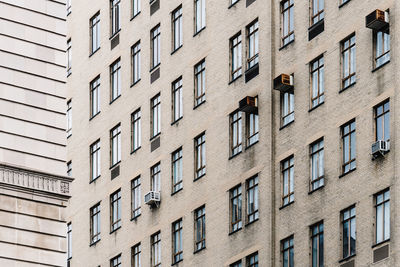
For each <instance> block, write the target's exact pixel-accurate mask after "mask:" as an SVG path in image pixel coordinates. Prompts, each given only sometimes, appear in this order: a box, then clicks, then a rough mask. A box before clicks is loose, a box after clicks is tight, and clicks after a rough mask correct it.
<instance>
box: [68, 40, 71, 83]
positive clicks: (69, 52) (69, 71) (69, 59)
mask: <svg viewBox="0 0 400 267" xmlns="http://www.w3.org/2000/svg"><path fill="white" fill-rule="evenodd" d="M71 73H72V42H71V38H70V39H68V41H67V76H69V75H71Z"/></svg>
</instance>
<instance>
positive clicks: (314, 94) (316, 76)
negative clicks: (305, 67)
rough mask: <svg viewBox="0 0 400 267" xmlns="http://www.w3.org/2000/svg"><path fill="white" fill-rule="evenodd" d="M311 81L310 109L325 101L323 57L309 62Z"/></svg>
mask: <svg viewBox="0 0 400 267" xmlns="http://www.w3.org/2000/svg"><path fill="white" fill-rule="evenodd" d="M310 79H311V108H315V107H317V106H318V105H320V104H322V103H323V102H324V100H325V95H324V91H325V72H324V56H320V57H319V58H317V59H315V60H313V61H311V63H310Z"/></svg>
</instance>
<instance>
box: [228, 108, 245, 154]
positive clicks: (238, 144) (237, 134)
mask: <svg viewBox="0 0 400 267" xmlns="http://www.w3.org/2000/svg"><path fill="white" fill-rule="evenodd" d="M230 121H231V123H230V124H231V127H230V130H231V142H230V143H231V156H234V155H236V154H239V153H240V152H242V112H240V111H235V112H234V113H233V114H231V116H230Z"/></svg>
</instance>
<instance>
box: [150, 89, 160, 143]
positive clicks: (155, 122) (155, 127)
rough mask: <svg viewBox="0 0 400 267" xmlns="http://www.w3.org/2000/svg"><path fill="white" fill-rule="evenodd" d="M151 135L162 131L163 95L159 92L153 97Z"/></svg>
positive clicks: (153, 135)
mask: <svg viewBox="0 0 400 267" xmlns="http://www.w3.org/2000/svg"><path fill="white" fill-rule="evenodd" d="M150 104H151V137H152V138H153V137H155V136H157V135H158V134H159V133H160V132H161V96H160V94H157V95H156V96H155V97H153V98H152V99H151V103H150Z"/></svg>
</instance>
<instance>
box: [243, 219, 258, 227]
mask: <svg viewBox="0 0 400 267" xmlns="http://www.w3.org/2000/svg"><path fill="white" fill-rule="evenodd" d="M258 220H259V218H257V219H254V220H252V221H251V222H247V223H246V224H245V227H248V226H250V225H252V224H253V223H255V222H257V221H258Z"/></svg>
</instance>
